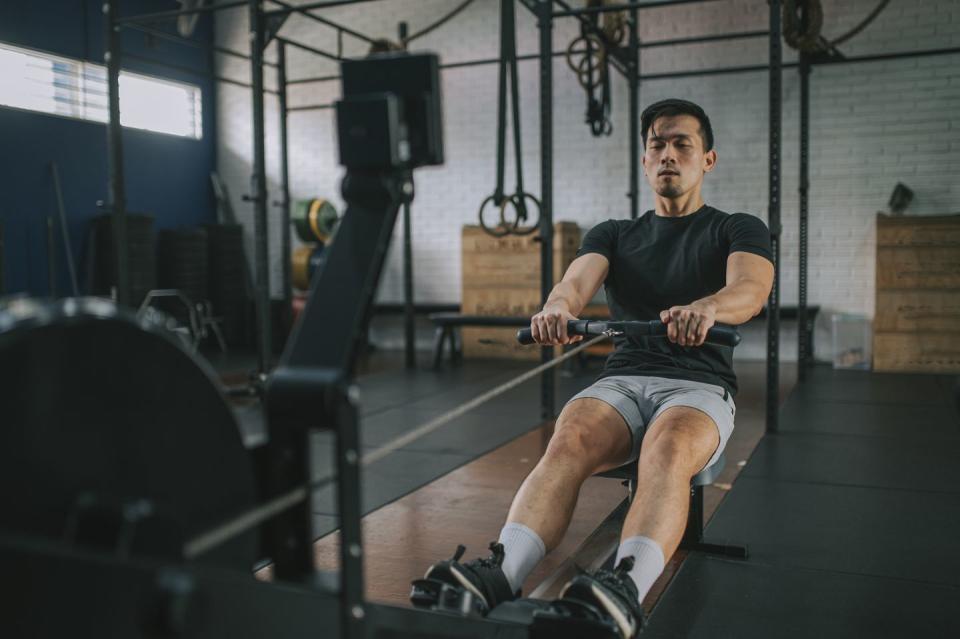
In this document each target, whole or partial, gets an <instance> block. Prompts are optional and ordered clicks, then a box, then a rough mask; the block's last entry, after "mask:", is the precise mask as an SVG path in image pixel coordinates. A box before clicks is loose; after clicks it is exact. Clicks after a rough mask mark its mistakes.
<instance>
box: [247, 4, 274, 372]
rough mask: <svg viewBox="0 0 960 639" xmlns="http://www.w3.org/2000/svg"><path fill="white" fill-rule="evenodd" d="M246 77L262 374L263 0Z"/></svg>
mask: <svg viewBox="0 0 960 639" xmlns="http://www.w3.org/2000/svg"><path fill="white" fill-rule="evenodd" d="M249 16H250V76H251V81H250V84H251V85H252V89H251V91H252V93H253V173H252V175H251V176H250V198H249V199H250V201H251V202H253V230H254V267H255V272H256V284H255V289H256V307H257V366H258V372H259V374H260V375H261V377H262V376H263V375H265V374H266V372H267V369H268V367H269V366H270V359H271V343H270V342H271V330H270V270H269V263H268V255H267V253H268V251H269V243H268V238H267V173H266V151H265V149H264V139H263V138H264V126H263V47H264V24H263V22H264V20H263V0H250V7H249Z"/></svg>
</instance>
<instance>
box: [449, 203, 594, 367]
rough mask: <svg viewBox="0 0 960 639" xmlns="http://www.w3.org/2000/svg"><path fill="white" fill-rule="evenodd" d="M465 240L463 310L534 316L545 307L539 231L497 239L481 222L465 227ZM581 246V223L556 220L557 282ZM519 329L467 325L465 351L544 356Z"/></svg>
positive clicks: (523, 357)
mask: <svg viewBox="0 0 960 639" xmlns="http://www.w3.org/2000/svg"><path fill="white" fill-rule="evenodd" d="M461 238H462V246H461V266H462V298H461V303H460V309H461V312H462V313H463V314H465V315H499V316H513V317H517V316H520V317H529V316H531V315H533V314H535V313H536V312H537V311H539V310H540V306H541V300H540V242H538V241H537V240H536V235H535V234H534V235H507V236H505V237H493V236H492V235H489V234H488V233H486V232H485V231H484V230H483V229H482V228H480V227H479V226H464V227H463V233H462V236H461ZM579 247H580V227H579V226H577V225H576V224H575V223H573V222H557V223H556V224H554V227H553V281H554V284H556V283H557V282H559V281H560V280H561V279H562V278H563V274H564V273H565V272H566V270H567V267H568V266H570V262H572V261H573V260H574V258H575V257H576V254H577V249H578V248H579ZM516 333H517V329H515V328H486V327H483V328H480V327H477V328H471V327H464V328H463V330H462V334H461V335H462V340H463V355H464V357H473V358H490V357H493V358H505V359H520V360H530V361H537V360H539V359H540V349H539V348H537V347H534V346H520V345H519V344H517V340H516Z"/></svg>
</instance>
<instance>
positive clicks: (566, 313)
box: [530, 253, 610, 344]
mask: <svg viewBox="0 0 960 639" xmlns="http://www.w3.org/2000/svg"><path fill="white" fill-rule="evenodd" d="M609 269H610V262H609V261H608V260H607V258H605V257H604V256H602V255H600V254H599V253H587V254H586V255H581V256H580V257H578V258H577V259H575V260H574V261H573V262H571V263H570V266H569V268H567V272H566V273H564V274H563V279H562V280H560V283H559V284H557V285H556V286H554V287H553V290H552V291H551V292H550V296H549V297H548V298H547V303H546V304H544V305H543V310H542V311H540V312H539V313H537V314H536V315H534V316H533V317H532V318H531V319H530V332H531V333H532V335H533V339H534V340H536V341H537V342H539V343H541V344H572V343H573V342H579V341H580V340H582V339H583V336H582V335H574V336H568V335H567V321H568V320H573V319H577V315H578V314H579V313H580V311H582V310H583V307H584V306H586V305H587V303H588V302H589V301H590V300H591V299H592V298H593V296H594V295H595V294H596V292H597V289H598V288H600V285H601V284H603V281H604V280H605V279H606V278H607V272H608V271H609Z"/></svg>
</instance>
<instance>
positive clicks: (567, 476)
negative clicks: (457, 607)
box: [411, 397, 632, 610]
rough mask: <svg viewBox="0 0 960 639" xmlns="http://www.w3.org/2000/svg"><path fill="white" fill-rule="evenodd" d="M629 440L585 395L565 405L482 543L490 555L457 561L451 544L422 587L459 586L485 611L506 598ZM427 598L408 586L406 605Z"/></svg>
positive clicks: (426, 591) (604, 406) (609, 412)
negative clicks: (499, 524)
mask: <svg viewBox="0 0 960 639" xmlns="http://www.w3.org/2000/svg"><path fill="white" fill-rule="evenodd" d="M631 442H632V436H631V435H630V431H629V430H628V429H627V424H626V421H625V420H624V418H623V417H621V416H620V413H619V412H618V411H617V410H616V409H614V408H613V407H612V406H610V405H609V404H608V403H606V402H603V401H600V400H597V399H594V398H589V397H582V398H578V399H574V400H571V401H570V402H568V403H567V405H566V406H565V407H564V409H563V411H562V412H561V413H560V417H559V418H558V419H557V425H556V428H555V429H554V433H553V437H551V439H550V443H549V444H548V445H547V450H546V452H545V453H544V455H543V457H542V458H541V459H540V461H539V463H538V464H537V465H536V467H535V468H534V469H533V471H532V472H531V473H530V475H529V476H527V478H526V479H525V480H524V482H523V484H522V485H521V486H520V490H519V491H518V492H517V494H516V496H515V497H514V499H513V505H512V506H511V508H510V513H509V515H508V517H507V523H506V525H505V526H504V527H503V530H502V531H501V532H500V540H499V543H495V544H491V545H490V550H491V551H492V552H493V554H492V556H491V557H489V558H478V559H475V560H472V561H468V562H465V563H460V558H461V556H462V555H463V551H464V548H463V546H459V547H458V549H457V553H456V554H455V555H454V557H453V558H452V559H450V560H447V561H441V562H438V563H436V564H434V565H433V566H431V567H430V568H429V570H427V574H426V575H425V576H424V580H425V582H434V583H435V582H441V583H446V584H451V585H453V586H458V587H462V588H464V589H466V590H468V591H470V592H472V593H473V594H474V595H476V596H477V597H478V598H479V600H480V601H481V602H482V604H483V607H484V608H485V609H486V610H492V609H493V608H495V607H496V606H497V605H499V604H500V603H502V602H504V601H509V600H510V599H513V598H514V597H515V595H516V592H517V591H518V590H519V589H520V587H521V586H522V585H523V582H524V580H525V579H526V578H527V576H529V574H530V573H531V572H532V571H533V569H534V567H535V566H536V565H537V563H538V562H539V561H540V560H541V559H543V556H544V555H545V554H546V553H547V551H549V550H551V549H552V548H554V547H555V546H556V545H557V544H558V543H560V539H561V538H562V537H563V534H564V532H566V530H567V526H569V524H570V517H571V516H572V515H573V508H574V506H575V505H576V503H577V495H578V494H579V492H580V486H581V485H582V484H583V482H584V480H586V479H587V478H588V477H589V476H590V475H592V474H593V473H595V472H597V471H599V470H606V469H608V468H613V467H616V466H618V465H620V464H622V463H623V462H625V461H626V460H627V458H628V456H629V455H630V451H631ZM435 596H436V594H435V593H434V592H432V589H431V588H428V587H427V586H426V585H425V584H421V585H418V584H417V583H416V582H414V590H413V592H412V593H411V599H412V600H413V602H414V605H431V603H432V599H431V598H432V597H435Z"/></svg>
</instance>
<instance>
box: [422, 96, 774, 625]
mask: <svg viewBox="0 0 960 639" xmlns="http://www.w3.org/2000/svg"><path fill="white" fill-rule="evenodd" d="M641 136H642V138H643V143H644V154H643V169H644V173H645V175H646V177H647V181H648V182H649V183H650V186H651V188H652V189H653V191H654V193H655V194H656V199H655V208H654V210H653V211H647V212H646V213H645V214H644V215H643V216H642V217H640V218H638V219H637V220H608V221H606V222H603V223H601V224H598V225H597V226H596V227H594V228H593V229H592V230H590V232H589V233H587V235H586V236H585V237H584V240H583V244H582V246H581V248H580V250H579V252H578V257H577V259H575V260H574V261H573V262H572V263H571V264H570V267H569V268H568V269H567V272H566V274H565V275H564V277H563V280H562V281H561V282H560V283H559V284H557V286H556V287H555V288H554V289H553V291H552V292H551V294H550V297H549V298H548V300H547V303H546V304H545V305H544V307H543V310H542V311H541V312H540V313H538V314H537V315H535V316H534V317H533V318H532V319H531V322H530V327H531V331H532V333H533V337H534V339H536V340H537V341H538V342H540V343H541V344H569V343H572V342H576V341H579V340H581V339H582V337H581V336H570V335H568V334H567V321H568V320H572V319H576V317H577V314H578V313H579V312H580V311H581V310H582V309H583V307H584V306H585V305H586V304H587V302H588V301H589V300H590V299H591V298H592V297H593V295H594V294H595V293H596V291H597V289H598V288H599V287H600V285H601V284H605V286H606V293H607V303H608V304H609V307H610V313H611V316H612V317H613V318H614V319H617V320H651V319H658V318H659V319H660V320H661V321H663V322H664V323H666V324H667V328H668V333H667V339H666V340H663V339H659V340H657V339H648V338H626V337H619V338H616V342H615V343H616V349H615V351H614V352H613V354H612V355H611V356H610V357H609V359H608V360H607V362H606V366H605V368H604V371H603V373H602V375H601V377H600V379H599V380H598V381H597V382H596V383H594V384H593V385H592V386H590V387H589V388H587V389H586V390H584V391H583V392H581V393H579V394H578V395H576V396H575V397H574V398H573V399H571V400H570V402H568V403H567V405H566V406H565V407H564V408H563V410H562V412H561V413H560V416H559V418H558V419H557V423H556V429H555V431H554V434H553V437H552V439H551V440H550V443H549V445H548V447H547V450H546V452H545V453H544V456H543V458H542V459H541V460H540V462H539V463H538V464H537V466H536V468H534V470H533V471H532V472H531V473H530V475H529V476H528V477H527V478H526V480H524V482H523V484H522V486H521V487H520V490H519V491H518V492H517V495H516V497H515V498H514V500H513V505H512V506H511V508H510V512H509V515H508V517H507V523H506V525H505V526H504V527H503V530H502V531H501V533H500V538H499V541H498V542H497V543H495V544H491V550H492V551H493V556H492V557H490V558H485V559H477V560H474V561H470V562H466V563H460V562H459V558H460V555H461V554H462V550H460V551H458V553H457V556H456V557H455V558H454V559H452V560H449V561H444V562H440V563H438V564H435V565H434V566H432V567H431V568H430V570H429V571H428V573H427V575H426V576H427V578H430V579H439V580H442V581H445V582H448V583H451V584H453V585H456V586H458V587H462V588H466V589H469V590H471V591H472V592H473V593H474V594H475V595H477V596H479V597H480V598H481V599H482V600H483V602H484V603H485V604H486V606H487V608H488V609H492V608H494V607H495V606H496V605H497V604H499V603H501V602H503V601H505V600H509V599H513V598H515V597H517V596H519V590H520V587H521V585H522V584H523V581H524V579H526V577H527V576H528V575H529V574H530V573H531V572H532V570H533V568H534V567H535V566H536V564H537V563H538V562H539V561H540V560H541V559H542V558H543V556H544V555H545V554H546V553H547V552H549V551H550V550H551V549H552V548H554V547H556V546H557V544H559V542H560V540H561V538H562V536H563V534H564V533H565V532H566V529H567V527H568V525H569V523H570V517H571V515H572V513H573V509H574V506H575V504H576V500H577V494H578V492H579V489H580V486H581V484H582V483H583V482H584V481H585V480H586V479H587V478H588V477H590V476H591V475H593V474H594V473H597V472H600V471H603V470H607V469H610V468H615V467H617V466H620V465H622V464H624V463H626V462H628V461H631V460H633V459H637V458H638V457H639V464H638V481H637V492H636V498H635V499H634V501H633V503H632V504H631V507H630V511H629V513H628V514H627V517H626V520H625V522H624V526H623V531H622V534H621V538H620V539H621V541H620V547H619V549H618V551H617V556H616V561H615V563H614V565H615V568H614V570H613V571H612V572H611V571H600V572H598V573H597V574H595V575H580V576H578V577H576V578H574V579H573V580H572V581H571V582H570V583H569V584H567V586H566V587H565V588H564V590H563V591H562V593H561V598H573V599H579V600H582V601H587V602H590V603H592V604H594V605H595V606H596V607H598V608H599V609H600V610H601V611H603V612H604V613H605V614H607V615H608V616H609V617H610V618H611V619H613V620H614V621H615V622H616V624H617V626H618V627H619V628H620V633H621V634H622V635H623V636H624V637H625V638H626V637H632V636H634V635H635V634H636V633H637V632H638V631H639V630H640V627H641V626H642V622H643V609H642V607H641V602H642V601H643V598H644V597H645V596H646V594H647V592H648V591H649V590H650V588H651V586H652V585H653V583H654V581H655V580H656V579H657V577H658V576H659V575H660V574H661V572H662V571H663V568H664V564H665V562H666V560H667V559H668V558H669V557H670V556H671V555H672V554H673V552H674V551H675V550H676V548H677V546H678V545H679V543H680V539H681V537H682V535H683V530H684V526H685V525H686V521H687V509H688V506H689V491H690V480H691V478H692V477H693V475H695V474H696V473H698V472H700V471H701V470H702V469H704V468H706V467H708V466H709V465H711V464H712V463H713V462H714V461H716V459H717V458H718V457H719V456H720V453H721V452H723V448H724V446H725V445H726V442H727V440H728V438H729V437H730V434H731V432H732V431H733V418H734V413H735V411H736V408H735V406H734V403H733V395H734V394H735V393H736V390H737V382H736V377H735V375H734V373H733V368H732V349H731V348H725V347H719V346H712V345H709V344H707V345H705V344H704V340H705V338H706V334H707V330H708V329H709V328H710V327H711V326H713V325H714V324H715V323H717V322H720V323H724V324H731V325H738V324H742V323H744V322H746V321H747V320H749V319H750V318H751V317H753V316H754V315H756V314H757V313H759V312H760V310H761V308H762V307H763V304H764V301H765V300H766V299H767V297H768V296H769V294H770V289H771V286H772V282H773V264H772V257H771V250H770V236H769V232H768V231H767V229H766V226H765V225H764V224H763V222H762V221H760V220H759V219H758V218H756V217H753V216H751V215H747V214H743V213H737V214H733V215H730V214H727V213H724V212H721V211H718V210H717V209H714V208H711V207H710V206H707V205H705V204H704V202H703V197H702V195H701V186H702V184H703V178H704V176H705V175H706V174H707V173H709V172H711V171H712V170H713V169H714V168H715V167H716V163H717V152H716V151H715V150H714V149H713V130H712V128H711V126H710V120H709V118H707V115H706V114H705V113H704V112H703V109H701V108H700V107H699V106H697V105H696V104H693V103H691V102H687V101H685V100H676V99H672V100H664V101H661V102H657V103H656V104H653V105H651V106H650V107H648V108H647V109H646V110H645V111H644V112H643V115H642V116H641ZM641 444H642V445H641Z"/></svg>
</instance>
